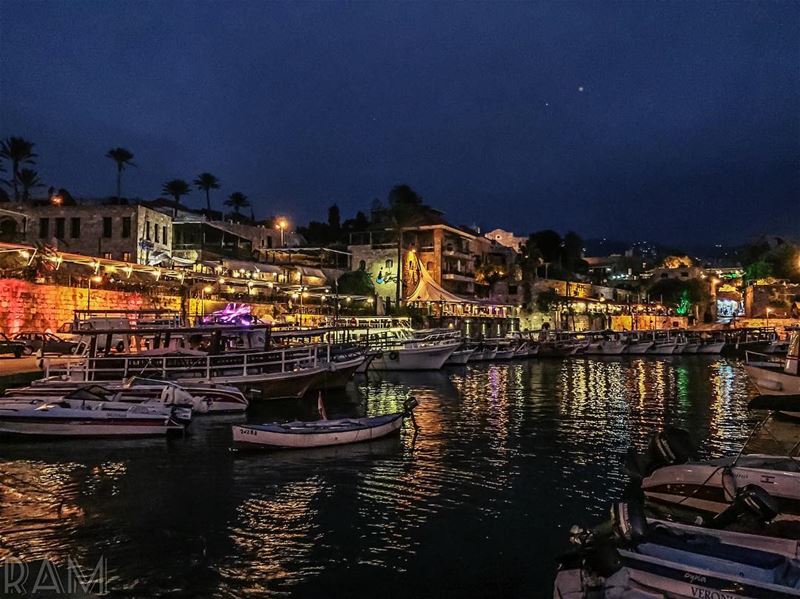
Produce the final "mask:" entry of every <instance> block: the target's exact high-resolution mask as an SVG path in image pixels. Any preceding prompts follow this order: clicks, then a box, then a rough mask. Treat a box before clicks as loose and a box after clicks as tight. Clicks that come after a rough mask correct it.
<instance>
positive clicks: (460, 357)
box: [445, 349, 475, 366]
mask: <svg viewBox="0 0 800 599" xmlns="http://www.w3.org/2000/svg"><path fill="white" fill-rule="evenodd" d="M474 353H475V350H474V349H461V350H457V351H454V352H453V353H452V354H450V357H449V358H447V361H446V362H445V364H448V365H451V366H452V365H456V366H462V365H464V364H466V363H467V362H469V360H470V358H471V357H472V355H473V354H474Z"/></svg>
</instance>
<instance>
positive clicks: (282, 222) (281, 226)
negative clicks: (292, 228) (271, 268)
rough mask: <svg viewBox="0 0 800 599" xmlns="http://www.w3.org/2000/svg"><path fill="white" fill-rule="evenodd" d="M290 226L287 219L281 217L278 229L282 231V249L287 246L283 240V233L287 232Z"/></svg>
mask: <svg viewBox="0 0 800 599" xmlns="http://www.w3.org/2000/svg"><path fill="white" fill-rule="evenodd" d="M287 226H288V224H287V223H286V219H285V218H283V217H281V218H279V219H278V228H279V229H280V230H281V247H284V246H285V245H286V244H285V242H284V240H283V232H284V231H285V230H286V227H287Z"/></svg>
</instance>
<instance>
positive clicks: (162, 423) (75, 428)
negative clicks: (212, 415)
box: [0, 401, 191, 438]
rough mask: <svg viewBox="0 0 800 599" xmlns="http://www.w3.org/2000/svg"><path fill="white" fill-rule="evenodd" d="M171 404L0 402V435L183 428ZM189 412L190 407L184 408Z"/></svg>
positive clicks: (129, 433) (143, 433)
mask: <svg viewBox="0 0 800 599" xmlns="http://www.w3.org/2000/svg"><path fill="white" fill-rule="evenodd" d="M177 410H181V408H172V409H171V410H170V412H168V413H165V412H164V410H163V408H162V407H160V406H155V407H154V406H148V405H145V404H140V405H134V406H130V407H128V408H127V409H107V408H106V407H104V406H103V405H102V404H101V405H94V404H92V405H89V404H87V405H84V406H83V407H76V406H75V404H71V403H69V402H60V401H58V402H52V403H43V404H40V405H35V406H34V405H18V406H12V405H9V406H0V435H7V436H19V437H62V438H84V437H149V436H160V435H166V434H167V433H170V432H182V431H183V430H184V426H183V424H181V423H180V422H179V421H178V419H177V418H176V414H175V413H176V411H177ZM184 410H185V412H187V413H188V414H189V415H190V414H191V411H190V410H188V409H184Z"/></svg>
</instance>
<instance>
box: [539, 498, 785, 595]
mask: <svg viewBox="0 0 800 599" xmlns="http://www.w3.org/2000/svg"><path fill="white" fill-rule="evenodd" d="M634 508H635V506H632V505H629V504H625V503H618V504H616V505H615V506H614V507H612V512H611V519H610V521H609V522H607V523H605V524H601V525H600V526H597V527H595V528H594V529H591V530H584V529H581V528H579V527H577V526H576V527H573V528H572V530H571V531H570V535H571V539H570V540H571V542H572V544H573V546H574V547H575V550H574V551H573V553H572V554H570V555H567V556H565V557H564V558H562V560H561V563H560V564H559V572H558V574H557V576H556V581H555V585H554V586H555V588H554V597H555V598H556V599H587V598H590V597H608V598H609V599H614V598H616V599H626V598H627V599H645V598H652V599H655V598H656V597H671V598H678V597H684V598H690V599H698V598H702V599H706V598H707V599H739V598H744V597H754V598H755V597H758V598H766V597H770V598H775V599H779V598H788V597H794V598H796V597H800V576H798V572H800V544H799V543H798V541H796V540H790V539H774V538H767V537H762V536H759V535H753V534H746V533H741V532H732V531H725V530H710V529H704V528H698V527H694V526H685V525H677V524H674V523H669V522H659V521H651V522H648V521H647V520H646V519H645V518H644V516H643V515H642V514H641V512H640V510H638V509H634Z"/></svg>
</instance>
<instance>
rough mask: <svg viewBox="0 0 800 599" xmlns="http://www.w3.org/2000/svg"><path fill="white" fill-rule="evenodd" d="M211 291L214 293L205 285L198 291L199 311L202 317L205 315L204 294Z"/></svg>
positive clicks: (211, 288)
mask: <svg viewBox="0 0 800 599" xmlns="http://www.w3.org/2000/svg"><path fill="white" fill-rule="evenodd" d="M212 291H214V288H213V287H212V286H211V285H206V286H205V287H203V288H202V289H201V290H200V311H201V312H202V313H203V316H205V315H206V294H207V293H211V292H212Z"/></svg>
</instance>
